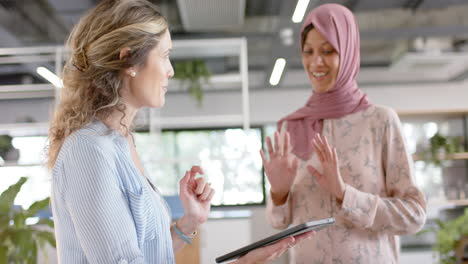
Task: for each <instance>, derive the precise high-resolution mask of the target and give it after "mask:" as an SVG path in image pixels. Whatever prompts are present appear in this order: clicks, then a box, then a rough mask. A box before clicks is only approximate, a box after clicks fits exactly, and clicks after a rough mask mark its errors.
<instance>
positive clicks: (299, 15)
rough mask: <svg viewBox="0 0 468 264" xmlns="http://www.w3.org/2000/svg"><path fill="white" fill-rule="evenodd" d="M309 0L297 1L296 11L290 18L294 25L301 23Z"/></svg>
mask: <svg viewBox="0 0 468 264" xmlns="http://www.w3.org/2000/svg"><path fill="white" fill-rule="evenodd" d="M309 1H310V0H299V1H297V5H296V9H295V10H294V14H293V16H292V21H293V22H294V23H301V22H302V19H303V18H304V14H305V12H306V10H307V6H308V5H309Z"/></svg>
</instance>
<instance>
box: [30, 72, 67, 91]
mask: <svg viewBox="0 0 468 264" xmlns="http://www.w3.org/2000/svg"><path fill="white" fill-rule="evenodd" d="M36 72H37V74H39V75H40V76H42V77H44V79H46V80H47V81H49V82H50V83H52V84H53V85H54V86H55V87H57V88H62V87H63V81H62V80H61V79H60V78H59V77H58V76H57V75H55V74H54V73H53V72H51V71H50V70H49V69H47V68H46V67H37V69H36Z"/></svg>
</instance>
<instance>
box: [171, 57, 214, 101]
mask: <svg viewBox="0 0 468 264" xmlns="http://www.w3.org/2000/svg"><path fill="white" fill-rule="evenodd" d="M210 76H211V73H210V71H209V70H208V67H206V63H205V61H203V60H198V59H197V60H185V61H179V62H176V63H175V66H174V78H175V79H179V80H180V81H181V85H180V87H182V88H183V87H184V85H188V88H187V89H188V91H189V93H190V95H191V96H193V97H194V98H195V99H196V100H197V102H198V105H199V106H201V103H202V101H203V90H202V83H201V82H202V79H204V80H205V82H208V81H209V78H210Z"/></svg>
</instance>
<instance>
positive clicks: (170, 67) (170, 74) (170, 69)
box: [167, 62, 174, 78]
mask: <svg viewBox="0 0 468 264" xmlns="http://www.w3.org/2000/svg"><path fill="white" fill-rule="evenodd" d="M167 76H168V77H169V78H172V77H173V76H174V68H173V67H172V63H170V62H169V71H168V73H167Z"/></svg>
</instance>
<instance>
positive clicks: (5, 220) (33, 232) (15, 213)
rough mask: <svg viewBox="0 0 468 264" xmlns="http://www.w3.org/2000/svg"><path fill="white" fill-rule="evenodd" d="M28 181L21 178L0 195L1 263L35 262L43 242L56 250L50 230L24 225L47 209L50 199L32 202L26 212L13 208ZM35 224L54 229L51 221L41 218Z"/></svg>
mask: <svg viewBox="0 0 468 264" xmlns="http://www.w3.org/2000/svg"><path fill="white" fill-rule="evenodd" d="M26 181H27V178H26V177H21V178H20V179H19V181H18V182H17V183H15V184H13V185H11V186H10V187H9V188H8V189H6V190H5V191H4V192H3V193H2V194H1V195H0V238H1V239H0V263H2V264H3V263H34V264H35V263H37V250H38V246H39V248H40V249H43V248H44V246H45V245H46V243H49V244H50V245H52V246H53V247H55V237H54V234H53V233H52V232H50V231H42V230H38V229H37V228H36V227H35V226H32V225H27V224H26V219H28V218H29V217H33V216H34V215H36V214H37V213H38V212H39V211H41V210H43V209H45V208H47V206H48V204H49V198H46V199H43V200H41V201H37V202H35V203H33V204H32V205H31V206H29V208H28V209H27V210H24V209H22V208H18V209H14V207H13V202H14V200H15V198H16V195H17V194H18V192H19V191H20V189H21V186H23V184H24V183H25V182H26ZM38 224H45V225H48V226H49V227H52V228H53V227H54V223H53V221H52V220H50V219H41V220H40V221H39V222H38Z"/></svg>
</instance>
